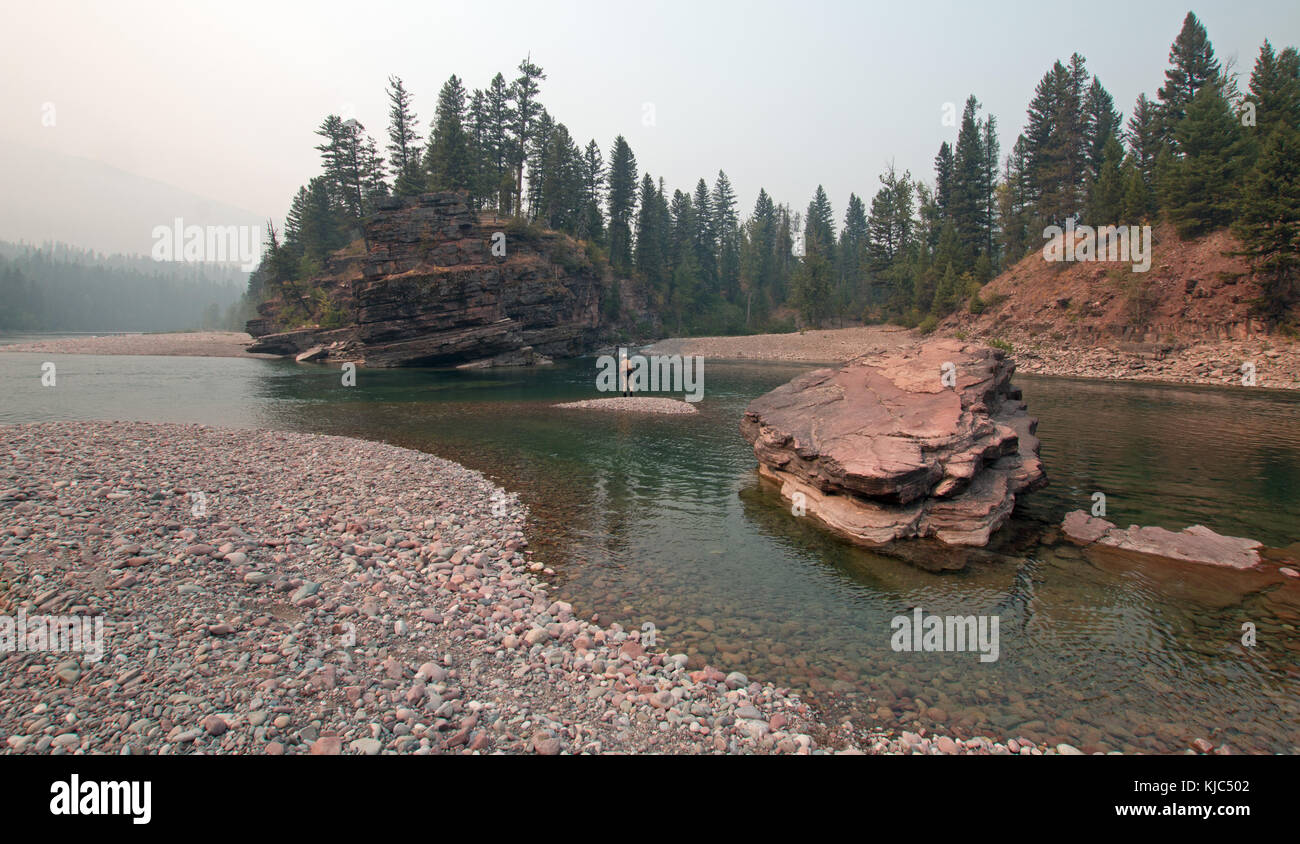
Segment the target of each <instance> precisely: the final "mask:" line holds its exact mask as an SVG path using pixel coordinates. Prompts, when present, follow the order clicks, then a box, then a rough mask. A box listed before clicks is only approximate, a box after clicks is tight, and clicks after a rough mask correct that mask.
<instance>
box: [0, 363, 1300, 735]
mask: <svg viewBox="0 0 1300 844" xmlns="http://www.w3.org/2000/svg"><path fill="white" fill-rule="evenodd" d="M46 359H51V356H48V355H31V354H14V353H9V354H0V378H2V379H3V383H4V390H3V395H4V400H3V404H2V405H0V423H15V422H33V421H41V420H48V419H86V418H96V419H136V420H147V421H184V422H201V423H206V424H213V425H224V426H231V427H248V426H257V427H274V428H283V429H290V430H302V431H313V432H319V433H332V434H346V435H351V436H357V437H363V438H368V439H375V440H383V441H386V442H390V443H395V444H398V445H403V446H408V447H411V448H418V449H422V450H425V451H429V452H433V453H435V454H438V455H440V456H443V457H447V458H450V459H453V460H456V461H458V462H461V463H463V464H465V465H468V466H470V467H472V468H475V469H479V470H482V471H483V472H485V473H486V474H488V475H489V476H491V477H492V478H494V479H495V480H496V481H497V482H498V483H500V484H501V485H502V486H504V487H506V488H507V489H508V490H510V491H513V492H517V493H518V494H519V496H520V498H521V499H522V500H523V501H524V503H526V504H527V505H528V506H529V507H530V510H531V524H530V527H529V536H530V539H531V541H532V546H531V547H532V550H533V551H534V552H535V556H536V558H537V559H540V560H543V561H544V562H546V563H547V564H548V565H550V566H552V567H553V568H554V569H555V570H556V572H557V574H556V576H555V578H554V581H555V583H556V588H557V589H558V591H559V592H560V593H561V596H562V597H564V598H565V599H567V600H570V601H572V602H573V604H574V605H575V607H576V608H577V610H578V611H579V612H580V613H582V614H584V615H591V614H595V613H598V614H599V615H600V618H601V621H602V622H604V623H610V622H616V621H617V622H620V623H622V624H623V625H625V626H629V627H630V626H635V627H638V628H641V627H642V626H643V625H645V624H647V623H650V624H653V625H655V630H656V633H657V636H658V638H659V640H660V645H661V646H662V647H666V648H667V649H668V650H669V651H671V652H674V653H676V652H683V653H687V654H690V655H693V656H696V657H697V659H704V660H707V661H709V662H711V663H713V664H716V665H718V666H720V667H722V668H723V669H724V670H727V671H731V670H740V671H743V672H745V673H746V674H747V675H749V676H750V677H751V678H753V679H760V680H765V681H772V682H775V683H778V684H781V685H788V686H791V687H795V688H799V689H802V690H804V691H805V693H806V694H807V695H808V696H809V697H810V698H811V699H812V700H814V701H815V702H816V703H817V704H818V705H819V706H821V707H822V708H823V709H824V711H826V712H827V713H829V714H830V716H831V717H833V718H835V719H836V720H840V719H849V720H852V721H853V722H854V724H857V725H873V724H875V725H883V726H888V727H894V728H899V729H916V728H917V727H918V726H923V727H928V728H932V729H933V728H944V729H945V731H947V732H950V733H953V734H957V735H964V736H970V735H981V734H983V735H989V736H992V737H995V738H1007V737H1012V736H1016V735H1025V736H1026V737H1029V738H1033V739H1036V740H1040V741H1054V742H1055V741H1067V742H1070V743H1071V744H1075V745H1076V746H1080V747H1083V748H1084V749H1085V750H1092V749H1102V750H1127V751H1143V752H1152V751H1163V752H1170V751H1175V752H1176V751H1181V750H1182V749H1183V748H1185V747H1186V746H1187V744H1188V742H1189V741H1190V740H1191V739H1192V738H1196V737H1205V738H1208V739H1210V740H1212V741H1214V742H1215V743H1216V744H1219V743H1227V744H1229V745H1230V746H1231V747H1233V748H1234V749H1237V750H1240V751H1255V752H1259V751H1268V752H1278V751H1280V752H1291V753H1295V752H1300V637H1297V632H1296V627H1297V625H1300V583H1298V582H1297V581H1294V580H1291V581H1285V582H1284V581H1282V580H1281V579H1279V578H1278V577H1276V576H1275V575H1273V576H1268V577H1263V576H1256V575H1254V574H1251V573H1240V572H1223V571H1219V570H1214V569H1209V570H1206V569H1203V568H1201V567H1195V566H1192V567H1188V566H1178V567H1172V568H1171V567H1170V566H1168V565H1152V564H1147V565H1140V564H1135V563H1120V562H1113V561H1112V562H1107V561H1096V560H1090V559H1088V558H1085V556H1084V555H1083V554H1082V553H1081V552H1080V551H1079V550H1078V549H1076V548H1074V547H1073V546H1070V545H1068V544H1063V543H1061V542H1060V540H1059V536H1058V533H1057V530H1056V525H1058V524H1059V523H1060V520H1061V518H1062V517H1063V515H1064V514H1065V513H1066V512H1067V511H1068V510H1071V509H1077V508H1083V509H1088V508H1089V507H1090V506H1091V496H1092V494H1093V493H1094V492H1097V491H1101V492H1104V493H1105V494H1106V496H1107V508H1108V518H1110V520H1111V521H1115V522H1117V523H1119V524H1121V525H1128V524H1134V523H1136V524H1150V525H1161V526H1164V527H1168V528H1171V529H1174V530H1177V529H1180V528H1182V527H1184V526H1186V525H1190V524H1195V523H1200V524H1204V525H1206V526H1208V527H1211V528H1213V529H1214V530H1217V531H1219V532H1221V533H1226V534H1232V535H1237V536H1250V537H1254V538H1256V539H1258V540H1260V541H1262V542H1264V543H1265V544H1267V545H1270V546H1275V547H1282V546H1287V545H1289V544H1291V543H1295V542H1297V541H1300V394H1296V393H1282V392H1272V391H1264V390H1248V389H1218V388H1203V387H1182V386H1170V385H1152V384H1133V383H1099V382H1090V381H1084V380H1071V379H1059V378H1034V377H1027V376H1017V379H1016V380H1017V383H1019V384H1020V386H1021V387H1022V388H1023V390H1024V395H1025V400H1026V401H1027V402H1028V404H1029V408H1030V412H1031V413H1032V414H1033V415H1035V416H1037V417H1038V419H1039V435H1040V437H1041V439H1042V457H1043V460H1044V463H1045V465H1046V467H1047V471H1048V475H1049V477H1050V481H1051V482H1050V485H1049V486H1048V487H1047V488H1045V489H1043V490H1041V491H1038V492H1035V493H1033V494H1031V495H1029V496H1026V497H1024V498H1023V499H1022V501H1021V502H1020V506H1019V508H1018V510H1017V513H1016V515H1015V517H1014V518H1013V520H1012V522H1011V523H1010V524H1009V525H1008V526H1007V527H1006V528H1004V530H1003V531H1002V532H1001V533H1000V534H999V536H998V537H997V539H996V541H995V543H994V544H993V545H992V546H991V548H990V550H989V552H988V553H982V554H978V555H975V556H974V558H973V559H972V560H971V561H970V563H969V565H967V567H966V568H965V569H963V570H961V571H956V572H954V571H944V572H937V571H932V570H931V569H932V568H933V565H932V564H931V562H930V561H929V556H927V555H928V553H929V552H928V551H927V554H925V555H922V557H923V559H921V560H919V562H920V563H921V564H919V565H918V564H916V563H917V562H918V561H916V560H914V561H912V562H905V561H903V560H901V559H898V558H896V557H893V556H885V555H882V554H879V553H873V552H870V551H866V550H863V549H858V548H853V547H849V546H847V545H845V544H843V543H842V542H840V541H838V540H836V539H834V538H832V537H830V536H828V535H826V534H825V533H823V532H822V531H821V530H819V529H817V528H816V527H815V526H814V525H811V524H809V523H808V521H807V520H805V519H800V518H797V517H795V516H794V515H792V514H791V513H790V511H789V508H788V506H786V505H783V504H782V502H781V501H780V500H779V499H778V498H777V496H776V495H775V494H774V493H773V492H772V491H771V490H770V489H769V488H767V487H765V486H762V485H760V484H759V482H758V478H757V475H756V474H755V471H754V468H755V462H754V458H753V454H752V452H751V451H750V449H749V446H748V445H747V444H746V443H745V442H744V440H743V439H742V438H741V437H740V435H739V433H738V431H737V425H738V422H739V420H740V417H741V414H742V412H743V410H744V408H745V406H746V404H747V403H748V402H749V401H750V400H751V399H753V398H754V397H756V396H758V395H760V394H762V393H763V392H766V391H767V390H769V389H771V388H773V387H775V386H777V385H778V384H781V383H783V382H784V381H787V380H789V379H790V378H791V377H793V376H794V375H796V374H798V373H799V372H802V371H806V370H807V369H809V368H811V367H810V366H808V365H788V364H748V363H728V362H718V361H712V360H711V361H709V362H708V363H707V371H706V375H705V396H704V400H703V401H702V402H701V403H700V404H699V409H700V413H699V414H698V415H696V416H686V417H682V416H674V417H668V416H662V417H661V416H646V415H637V416H626V415H616V414H608V413H596V412H589V413H583V412H576V411H557V410H554V409H553V408H551V405H552V404H553V403H555V402H558V401H565V400H576V399H580V398H591V397H594V391H593V383H594V376H595V371H596V370H595V362H594V359H584V360H580V361H572V362H567V363H562V364H558V365H556V366H554V367H546V368H540V369H534V370H497V371H490V372H484V371H477V372H459V371H443V370H386V371H371V370H361V371H360V372H359V374H358V379H357V386H355V387H352V388H346V387H343V386H342V385H341V383H340V378H339V372H338V370H337V369H332V368H328V367H323V366H302V365H295V364H293V363H285V362H279V361H263V360H242V359H220V358H157V357H104V356H67V355H61V356H57V357H55V358H52V359H54V360H56V361H57V363H58V367H59V368H58V386H57V387H55V388H43V387H41V386H40V364H41V362H42V361H44V360H46ZM421 482H422V479H420V478H412V479H411V483H412V484H419V483H421ZM1297 551H1300V548H1292V549H1291V552H1290V553H1291V556H1292V558H1294V557H1295V556H1296V555H1297V554H1296V552H1297ZM1269 569H1270V570H1271V569H1272V567H1271V566H1270V567H1269ZM915 606H921V607H923V608H924V610H925V612H927V613H938V614H949V613H951V614H961V615H967V614H994V615H997V616H998V617H999V619H1000V648H999V649H1000V655H999V659H998V660H997V661H996V662H991V663H986V662H980V661H979V659H978V658H977V655H975V654H973V653H897V652H894V651H893V650H892V649H891V648H890V644H889V641H890V633H891V629H890V620H891V619H892V618H893V617H894V616H896V615H899V614H905V613H909V612H910V610H911V608H912V607H915ZM1245 623H1250V624H1253V625H1255V629H1256V631H1257V637H1258V639H1257V644H1256V645H1255V646H1254V647H1246V646H1244V645H1243V644H1242V642H1241V636H1242V626H1243V624H1245Z"/></svg>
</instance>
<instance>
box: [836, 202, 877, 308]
mask: <svg viewBox="0 0 1300 844" xmlns="http://www.w3.org/2000/svg"><path fill="white" fill-rule="evenodd" d="M869 239H870V227H869V226H868V224H867V209H866V205H865V204H864V203H863V202H862V199H861V197H859V196H858V195H857V194H854V193H851V194H849V204H848V208H847V209H846V210H845V212H844V228H843V229H842V230H841V231H840V242H839V244H838V245H837V246H836V248H835V256H836V259H837V263H838V268H837V273H836V275H837V277H838V279H839V287H838V290H837V297H836V298H837V302H836V304H837V305H838V310H839V311H840V313H843V312H844V311H846V310H848V308H849V307H850V306H851V305H852V304H853V303H854V302H855V301H857V300H858V299H859V298H860V296H861V292H862V288H863V281H864V277H865V275H866V268H867V244H868V242H869Z"/></svg>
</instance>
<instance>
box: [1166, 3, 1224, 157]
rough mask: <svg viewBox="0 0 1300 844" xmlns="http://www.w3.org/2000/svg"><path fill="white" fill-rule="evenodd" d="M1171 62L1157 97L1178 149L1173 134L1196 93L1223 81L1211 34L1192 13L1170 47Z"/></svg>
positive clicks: (1167, 128) (1175, 137) (1170, 134)
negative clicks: (1211, 41) (1211, 42)
mask: <svg viewBox="0 0 1300 844" xmlns="http://www.w3.org/2000/svg"><path fill="white" fill-rule="evenodd" d="M1169 63H1170V67H1169V69H1168V70H1166V71H1165V84H1164V85H1163V86H1161V88H1160V90H1159V91H1158V92H1156V96H1157V97H1158V98H1159V100H1160V114H1161V121H1162V123H1163V125H1164V131H1165V136H1166V138H1167V139H1169V140H1172V141H1173V143H1174V145H1175V147H1177V144H1178V138H1177V136H1176V135H1175V134H1173V133H1174V132H1175V130H1176V128H1177V126H1178V124H1179V123H1180V122H1181V121H1182V119H1183V116H1184V115H1185V114H1186V113H1187V108H1188V107H1189V106H1190V105H1191V103H1192V100H1193V99H1194V98H1195V97H1196V94H1197V92H1198V91H1200V90H1201V88H1203V87H1204V86H1206V85H1211V84H1212V85H1218V84H1219V83H1220V81H1221V79H1220V66H1219V62H1218V60H1217V59H1215V57H1214V47H1213V46H1212V45H1211V44H1210V38H1209V35H1208V33H1206V31H1205V27H1204V26H1202V25H1201V22H1200V21H1199V20H1197V19H1196V15H1194V14H1192V13H1191V12H1188V13H1187V17H1185V18H1183V27H1182V29H1181V30H1179V32H1178V37H1177V38H1175V39H1174V43H1173V45H1172V46H1171V47H1170V48H1169Z"/></svg>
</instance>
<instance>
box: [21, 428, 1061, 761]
mask: <svg viewBox="0 0 1300 844" xmlns="http://www.w3.org/2000/svg"><path fill="white" fill-rule="evenodd" d="M525 517H526V513H525V512H524V508H523V507H522V506H521V505H519V504H518V503H517V502H516V501H515V500H514V498H513V497H511V496H508V495H506V494H504V493H503V492H502V490H501V489H500V488H499V487H496V486H495V485H493V484H492V483H491V482H490V481H488V480H487V479H486V478H484V477H483V476H482V475H480V474H479V473H477V472H473V471H470V470H468V469H465V468H464V467H461V466H459V465H458V464H455V463H451V462H448V461H445V460H442V459H439V458H437V457H434V456H431V455H427V454H423V453H420V452H415V451H410V450H407V449H402V448H397V447H394V446H389V445H385V444H382V443H371V442H364V441H360V440H353V439H348V438H342V437H331V436H319V435H308V434H295V433H282V432H269V431H242V430H240V431H236V430H224V429H216V428H208V427H202V426H192V425H151V424H144V423H114V422H84V423H42V424H37V425H17V426H3V427H0V564H3V569H2V570H0V616H7V617H10V618H13V617H15V616H17V615H19V614H20V613H22V614H25V615H26V617H27V618H28V619H31V618H33V617H36V616H38V615H42V614H43V615H51V616H54V615H57V616H83V617H98V618H102V620H103V629H104V642H103V644H104V654H105V655H104V658H103V659H102V660H99V661H95V660H93V659H92V658H91V657H90V655H87V654H83V653H76V652H62V653H51V652H43V651H24V652H13V651H4V652H0V752H5V753H53V754H59V755H62V754H75V753H112V754H117V753H136V754H139V753H149V754H152V753H159V754H170V753H253V754H259V753H265V754H335V753H348V754H379V753H415V754H429V753H540V754H559V753H619V752H638V753H644V752H650V753H791V754H810V753H811V754H822V753H854V752H866V753H923V754H942V753H972V754H994V755H999V754H1016V753H1018V754H1022V755H1038V754H1044V753H1046V754H1053V753H1058V752H1060V753H1070V752H1072V751H1073V748H1070V747H1060V748H1058V747H1055V746H1052V747H1047V746H1039V745H1034V744H1031V743H1029V742H1025V741H1023V740H1017V741H1007V742H997V741H993V740H991V739H988V738H983V737H976V738H972V739H969V740H965V741H962V740H959V739H949V738H947V737H944V736H935V735H926V734H925V731H918V732H916V733H908V732H903V733H901V734H899V735H895V734H894V732H893V731H892V730H887V729H874V728H873V729H869V730H863V729H861V728H857V727H854V728H850V727H849V725H847V724H845V725H840V726H839V727H836V728H831V727H828V726H826V725H825V724H824V723H822V721H821V720H819V716H818V713H817V712H816V711H814V710H813V709H812V708H810V707H809V706H808V705H807V704H806V703H804V702H803V701H801V700H800V698H799V696H798V695H797V694H794V693H791V692H790V691H788V690H784V689H778V688H774V687H772V686H771V685H765V684H761V683H758V682H753V681H751V680H750V679H749V678H747V677H745V676H743V675H741V674H739V673H737V672H728V671H727V669H726V667H725V666H722V667H714V666H708V665H700V664H695V663H693V662H692V661H689V660H687V658H686V657H685V656H683V655H680V654H674V653H673V652H672V651H671V642H669V643H667V644H668V645H669V649H668V650H666V651H665V650H661V649H660V647H657V646H656V643H654V642H651V641H644V640H642V638H641V635H640V633H639V631H636V630H631V631H627V630H623V629H622V628H621V627H619V626H618V625H617V624H610V625H604V624H602V623H601V622H600V620H599V619H595V618H592V619H584V618H581V617H578V616H577V615H576V614H575V612H574V609H573V608H572V607H571V606H570V605H568V604H567V603H565V602H563V601H561V600H557V599H556V596H555V595H554V594H552V592H551V590H550V588H549V587H548V586H547V584H546V583H545V582H543V580H542V579H541V578H542V577H544V576H546V575H547V574H548V573H549V569H547V568H546V566H545V564H544V562H542V561H539V560H533V559H531V558H530V554H529V552H528V551H527V548H526V546H527V541H526V539H525V537H524V534H523V527H524V522H525ZM2 638H3V637H0V639H2ZM658 644H659V645H662V644H664V643H658ZM688 663H690V664H688Z"/></svg>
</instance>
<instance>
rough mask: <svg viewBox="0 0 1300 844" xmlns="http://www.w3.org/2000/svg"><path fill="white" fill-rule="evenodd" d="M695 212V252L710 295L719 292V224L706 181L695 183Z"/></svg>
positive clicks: (693, 198)
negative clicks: (715, 217)
mask: <svg viewBox="0 0 1300 844" xmlns="http://www.w3.org/2000/svg"><path fill="white" fill-rule="evenodd" d="M691 207H692V208H693V209H694V211H695V232H694V250H695V261H696V263H697V264H698V265H699V273H700V281H701V282H703V284H704V287H705V289H706V290H707V291H708V292H709V293H710V294H716V293H717V292H718V223H717V221H716V220H715V219H714V212H713V196H712V195H711V194H710V193H709V186H708V184H706V183H705V181H704V179H700V180H699V181H698V182H696V183H695V195H694V196H693V197H692V198H691Z"/></svg>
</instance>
